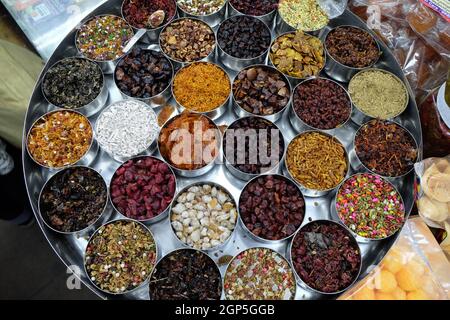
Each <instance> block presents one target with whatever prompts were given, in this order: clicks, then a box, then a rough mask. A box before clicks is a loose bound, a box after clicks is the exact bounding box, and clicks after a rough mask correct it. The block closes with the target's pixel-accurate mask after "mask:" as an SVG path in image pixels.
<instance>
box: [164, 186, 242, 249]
mask: <svg viewBox="0 0 450 320" xmlns="http://www.w3.org/2000/svg"><path fill="white" fill-rule="evenodd" d="M236 221H237V210H236V207H235V205H234V201H233V199H232V198H231V197H230V195H229V194H228V193H227V192H226V191H225V190H223V189H221V188H218V187H216V186H212V185H209V184H204V185H199V186H192V187H190V188H188V189H187V190H186V191H185V192H183V193H182V194H180V195H179V196H178V197H177V199H176V201H175V204H174V206H173V207H172V214H171V223H172V227H173V229H174V230H175V233H176V235H177V237H178V238H179V239H180V240H181V241H183V242H184V243H186V244H188V245H190V246H192V247H194V248H196V249H201V250H207V249H210V248H214V247H217V246H219V245H220V244H222V243H224V242H225V241H226V240H227V239H228V238H229V237H230V236H231V233H232V231H233V230H234V228H235V226H236Z"/></svg>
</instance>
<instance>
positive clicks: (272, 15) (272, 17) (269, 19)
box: [228, 1, 278, 30]
mask: <svg viewBox="0 0 450 320" xmlns="http://www.w3.org/2000/svg"><path fill="white" fill-rule="evenodd" d="M277 12H278V11H277V10H276V9H274V10H272V11H270V12H269V13H266V14H263V15H262V16H252V17H255V18H258V19H260V20H261V21H262V22H264V23H265V24H266V25H267V26H268V27H269V29H270V30H274V28H275V26H276V19H277ZM228 15H229V16H230V17H231V16H237V15H247V14H245V13H243V12H240V11H239V10H237V9H236V8H235V7H234V6H233V4H232V3H231V1H228Z"/></svg>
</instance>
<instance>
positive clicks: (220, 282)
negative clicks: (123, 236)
mask: <svg viewBox="0 0 450 320" xmlns="http://www.w3.org/2000/svg"><path fill="white" fill-rule="evenodd" d="M178 251H191V252H199V253H200V254H201V255H204V256H206V257H208V258H209V259H210V260H211V262H212V263H213V264H214V265H215V266H216V270H217V273H218V274H219V277H220V279H219V285H220V290H219V291H220V292H222V291H223V279H222V276H221V274H220V270H219V266H218V265H217V263H216V262H215V261H214V260H213V259H212V258H211V257H210V256H209V255H207V254H206V253H204V252H202V251H201V250H197V249H193V248H178V249H175V250H172V251H170V252H169V253H167V254H166V255H165V256H163V257H162V258H161V259H160V260H159V261H158V262H157V263H156V265H155V267H154V268H153V271H152V273H151V276H150V278H149V280H150V281H152V280H151V279H152V278H153V276H154V273H155V272H156V270H158V267H159V264H160V263H161V261H162V260H164V259H166V258H167V257H169V256H171V255H173V254H174V253H175V252H178ZM149 294H150V300H153V299H152V293H151V290H150V288H149Z"/></svg>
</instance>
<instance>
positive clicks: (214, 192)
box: [211, 187, 217, 197]
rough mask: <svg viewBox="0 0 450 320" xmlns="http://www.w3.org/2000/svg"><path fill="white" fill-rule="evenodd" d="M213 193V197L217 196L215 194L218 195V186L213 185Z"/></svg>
mask: <svg viewBox="0 0 450 320" xmlns="http://www.w3.org/2000/svg"><path fill="white" fill-rule="evenodd" d="M211 195H212V196H213V197H215V196H216V195H217V188H216V187H212V189H211Z"/></svg>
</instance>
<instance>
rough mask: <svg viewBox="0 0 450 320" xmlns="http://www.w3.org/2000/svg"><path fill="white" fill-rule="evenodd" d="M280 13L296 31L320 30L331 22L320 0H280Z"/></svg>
mask: <svg viewBox="0 0 450 320" xmlns="http://www.w3.org/2000/svg"><path fill="white" fill-rule="evenodd" d="M278 12H279V14H280V16H281V18H282V19H283V20H284V21H285V22H286V23H287V24H288V25H290V26H291V27H292V28H294V29H296V30H302V31H315V30H319V29H322V28H323V27H325V26H326V25H327V24H328V21H329V18H328V15H327V14H326V12H325V11H324V10H323V9H322V8H321V6H320V5H319V3H318V0H280V4H279V7H278Z"/></svg>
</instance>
